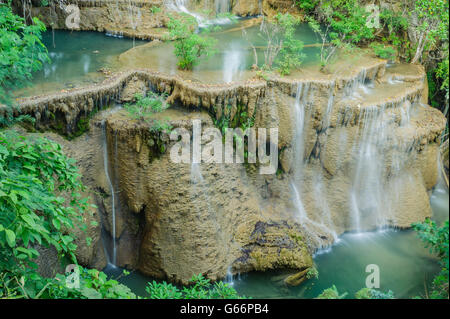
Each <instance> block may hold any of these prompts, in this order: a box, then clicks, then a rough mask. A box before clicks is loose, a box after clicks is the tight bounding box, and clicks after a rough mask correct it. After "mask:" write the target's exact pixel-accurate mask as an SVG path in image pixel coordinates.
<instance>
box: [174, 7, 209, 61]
mask: <svg viewBox="0 0 450 319" xmlns="http://www.w3.org/2000/svg"><path fill="white" fill-rule="evenodd" d="M196 25H197V22H196V20H195V18H194V17H192V16H190V15H188V14H180V16H179V17H177V18H175V17H173V16H171V15H169V23H168V24H167V27H168V29H169V37H168V38H167V40H175V44H174V46H175V56H176V57H177V58H178V63H177V65H178V67H179V68H180V69H181V70H192V68H193V67H194V65H195V64H197V63H198V61H199V59H200V58H201V57H203V56H205V57H209V56H212V55H213V54H214V53H215V51H214V50H213V49H214V47H215V45H216V43H217V40H216V39H214V38H211V37H208V36H202V35H200V34H198V33H196V32H195V29H196Z"/></svg>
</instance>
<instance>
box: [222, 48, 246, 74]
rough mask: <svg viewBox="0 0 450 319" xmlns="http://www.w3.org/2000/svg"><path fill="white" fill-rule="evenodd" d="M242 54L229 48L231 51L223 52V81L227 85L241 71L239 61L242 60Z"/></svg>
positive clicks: (240, 51)
mask: <svg viewBox="0 0 450 319" xmlns="http://www.w3.org/2000/svg"><path fill="white" fill-rule="evenodd" d="M243 58H244V57H243V52H242V50H239V49H237V48H233V47H231V50H228V51H225V52H224V60H223V62H224V63H223V64H224V67H223V81H224V82H225V83H229V82H231V81H233V78H235V76H236V75H237V74H239V72H240V71H241V63H242V62H241V61H242V60H243Z"/></svg>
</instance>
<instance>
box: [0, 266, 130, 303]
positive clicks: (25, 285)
mask: <svg viewBox="0 0 450 319" xmlns="http://www.w3.org/2000/svg"><path fill="white" fill-rule="evenodd" d="M78 269H79V275H80V276H79V287H78V288H77V287H74V288H71V287H69V286H68V285H67V280H68V279H67V278H68V277H67V276H69V275H70V274H64V275H63V274H57V275H56V276H55V277H54V278H44V277H42V276H40V275H39V274H37V273H33V274H28V275H26V276H22V277H20V279H19V278H18V277H17V276H8V273H6V272H4V273H0V298H7V299H11V298H14V299H18V298H27V299H28V298H33V299H39V298H43V299H106V298H108V299H135V298H136V295H135V294H134V293H132V292H131V290H130V288H128V287H127V286H125V285H123V284H120V283H119V282H118V281H117V280H114V279H108V278H107V276H106V274H105V273H103V272H101V271H98V270H96V269H86V268H83V267H81V266H78Z"/></svg>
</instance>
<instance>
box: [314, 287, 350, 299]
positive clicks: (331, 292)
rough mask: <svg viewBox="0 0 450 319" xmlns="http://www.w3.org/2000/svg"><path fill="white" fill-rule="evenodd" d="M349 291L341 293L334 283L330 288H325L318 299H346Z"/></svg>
mask: <svg viewBox="0 0 450 319" xmlns="http://www.w3.org/2000/svg"><path fill="white" fill-rule="evenodd" d="M346 296H347V293H346V292H344V293H343V294H342V295H341V294H339V291H338V290H337V288H336V286H335V285H333V286H331V287H330V288H327V289H325V290H324V291H323V292H322V293H321V294H320V295H319V296H317V298H316V299H344V298H345V297H346Z"/></svg>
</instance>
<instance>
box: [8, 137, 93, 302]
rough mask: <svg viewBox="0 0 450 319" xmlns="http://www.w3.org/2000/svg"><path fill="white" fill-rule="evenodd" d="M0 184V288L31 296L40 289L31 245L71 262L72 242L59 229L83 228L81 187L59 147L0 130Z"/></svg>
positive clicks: (85, 203)
mask: <svg viewBox="0 0 450 319" xmlns="http://www.w3.org/2000/svg"><path fill="white" fill-rule="evenodd" d="M0 181H1V182H0V273H1V274H2V280H3V282H4V284H2V287H3V289H5V290H7V291H9V290H14V289H16V290H18V289H19V288H20V291H22V292H23V294H24V295H25V296H26V295H31V296H33V295H35V294H38V291H39V290H40V289H42V288H43V286H44V284H43V281H42V280H40V276H39V275H38V274H37V272H36V269H37V265H36V264H35V262H34V261H33V260H34V259H35V258H36V257H38V256H39V253H38V252H37V250H36V249H35V246H36V245H41V246H46V247H53V248H54V249H56V251H57V253H58V256H59V257H60V258H62V259H68V260H69V261H71V262H73V263H76V258H75V250H76V248H77V246H76V245H75V243H74V238H73V237H72V236H71V235H69V234H66V233H65V232H63V229H72V228H74V227H75V226H78V227H79V228H80V229H82V230H85V229H86V225H84V224H83V222H82V217H83V214H84V213H85V212H86V210H87V208H88V201H87V199H86V198H81V195H80V192H82V191H83V190H84V187H83V185H82V183H81V182H80V175H79V174H78V170H77V168H76V166H75V161H74V160H71V159H68V158H67V157H66V156H65V155H64V154H63V152H62V150H61V146H60V145H59V144H57V143H54V142H52V141H50V140H48V139H45V138H31V137H24V136H20V135H19V134H18V133H16V132H14V131H12V130H7V131H0ZM58 194H61V195H58ZM89 240H90V238H87V239H86V241H89ZM87 244H88V243H87ZM39 283H41V285H40V286H39ZM11 285H13V288H11ZM8 287H10V288H8ZM0 290H1V289H0ZM5 294H8V292H6V293H5Z"/></svg>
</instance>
